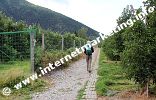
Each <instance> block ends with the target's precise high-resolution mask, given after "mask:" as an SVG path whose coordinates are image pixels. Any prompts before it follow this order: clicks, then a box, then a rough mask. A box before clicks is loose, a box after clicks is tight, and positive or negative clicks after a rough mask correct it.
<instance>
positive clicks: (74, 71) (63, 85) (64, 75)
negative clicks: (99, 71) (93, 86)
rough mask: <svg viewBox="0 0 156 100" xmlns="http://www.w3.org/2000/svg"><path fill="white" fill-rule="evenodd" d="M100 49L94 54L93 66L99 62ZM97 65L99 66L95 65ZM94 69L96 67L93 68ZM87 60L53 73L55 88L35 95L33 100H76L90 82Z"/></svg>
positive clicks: (51, 76)
mask: <svg viewBox="0 0 156 100" xmlns="http://www.w3.org/2000/svg"><path fill="white" fill-rule="evenodd" d="M98 53H99V49H96V50H95V53H94V54H93V62H92V63H93V64H94V63H95V62H96V61H97V60H98V59H96V58H97V55H98ZM94 65H97V64H94ZM93 67H94V66H93ZM86 69H87V68H86V60H85V59H81V60H79V61H77V62H75V63H73V64H71V65H70V66H69V67H68V68H66V69H63V70H57V71H53V72H52V74H51V75H50V76H49V77H50V78H51V79H52V80H53V81H52V82H53V84H54V85H53V87H51V88H49V89H48V90H47V91H44V92H41V93H36V94H33V96H32V99H33V100H75V99H76V96H77V93H78V91H79V90H80V89H81V88H83V87H84V85H85V83H86V82H87V81H88V80H89V77H90V75H89V73H88V72H87V70H86Z"/></svg>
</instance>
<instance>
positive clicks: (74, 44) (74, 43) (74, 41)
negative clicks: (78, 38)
mask: <svg viewBox="0 0 156 100" xmlns="http://www.w3.org/2000/svg"><path fill="white" fill-rule="evenodd" d="M75 47H76V46H75V40H74V48H75Z"/></svg>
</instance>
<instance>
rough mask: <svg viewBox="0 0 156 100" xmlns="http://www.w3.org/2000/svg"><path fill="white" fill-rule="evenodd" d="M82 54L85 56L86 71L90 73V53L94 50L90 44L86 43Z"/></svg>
mask: <svg viewBox="0 0 156 100" xmlns="http://www.w3.org/2000/svg"><path fill="white" fill-rule="evenodd" d="M84 50H85V51H84V53H85V54H86V62H87V71H88V72H89V73H91V71H92V65H91V63H92V53H93V52H94V48H93V47H92V46H91V42H90V41H87V45H86V46H85V48H84Z"/></svg>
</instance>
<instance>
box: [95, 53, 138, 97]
mask: <svg viewBox="0 0 156 100" xmlns="http://www.w3.org/2000/svg"><path fill="white" fill-rule="evenodd" d="M98 75H99V77H98V80H97V82H96V92H97V94H98V95H100V96H103V95H105V96H110V95H113V94H115V93H116V92H117V91H118V92H119V91H123V90H127V89H131V88H132V87H133V86H135V85H134V83H133V82H131V81H129V80H128V79H126V77H125V71H124V70H123V68H122V66H121V65H120V64H119V63H116V62H114V61H109V60H106V55H105V53H104V52H103V51H101V53H100V62H99V68H98ZM109 91H111V92H112V93H109Z"/></svg>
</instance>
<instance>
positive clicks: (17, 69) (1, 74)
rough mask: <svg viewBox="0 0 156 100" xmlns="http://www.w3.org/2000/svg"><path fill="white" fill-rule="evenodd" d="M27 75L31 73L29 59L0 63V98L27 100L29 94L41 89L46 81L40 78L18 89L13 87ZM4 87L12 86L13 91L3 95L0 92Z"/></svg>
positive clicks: (4, 99)
mask: <svg viewBox="0 0 156 100" xmlns="http://www.w3.org/2000/svg"><path fill="white" fill-rule="evenodd" d="M29 75H31V72H30V61H14V62H8V63H5V64H0V100H14V99H15V100H29V99H30V98H31V97H30V94H32V93H33V92H36V91H41V90H43V89H44V87H45V86H46V85H47V83H48V82H47V81H46V80H45V79H44V78H42V79H38V80H36V81H34V82H32V83H31V84H30V85H28V86H26V87H23V88H21V89H19V90H15V89H13V87H14V85H15V84H17V83H19V82H20V81H21V80H23V79H25V78H26V77H28V76H29ZM4 87H10V88H12V91H13V93H12V94H11V95H9V96H4V95H3V94H2V92H1V91H2V89H3V88H4Z"/></svg>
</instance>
